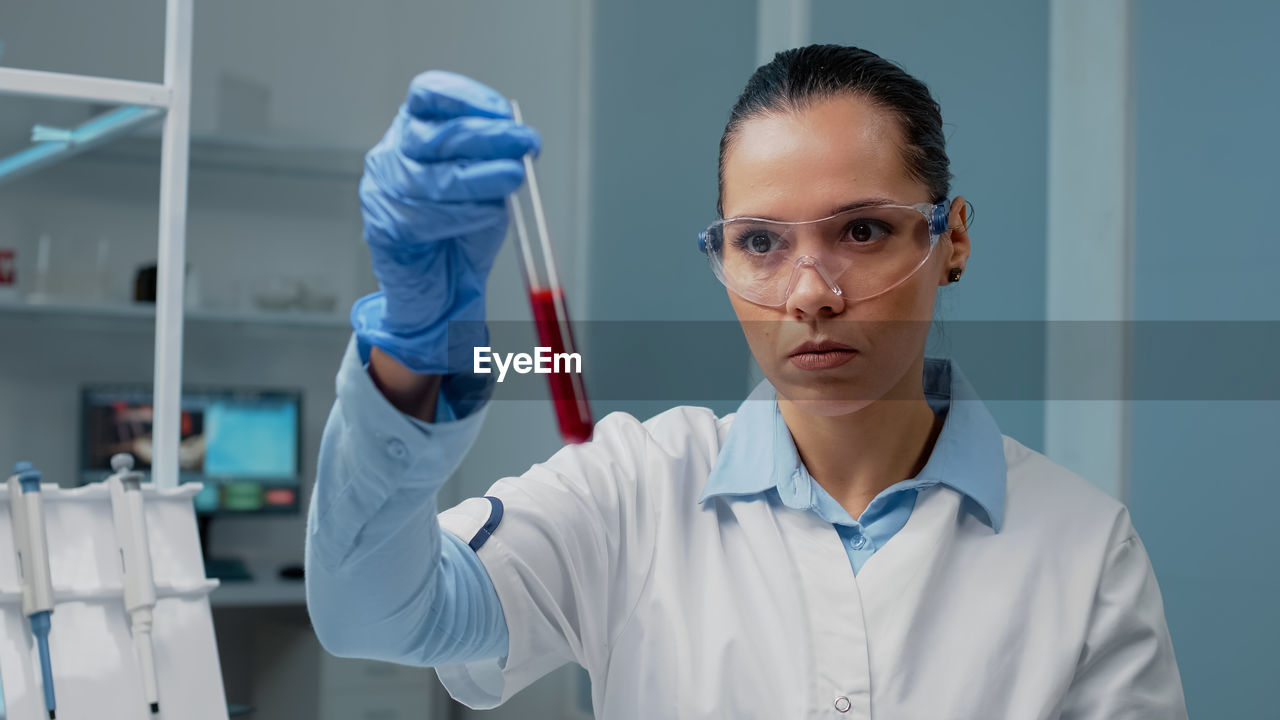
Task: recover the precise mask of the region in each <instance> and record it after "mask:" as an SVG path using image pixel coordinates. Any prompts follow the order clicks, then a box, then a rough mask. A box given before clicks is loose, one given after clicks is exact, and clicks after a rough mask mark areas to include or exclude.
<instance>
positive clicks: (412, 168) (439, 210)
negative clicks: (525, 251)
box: [351, 70, 542, 375]
mask: <svg viewBox="0 0 1280 720" xmlns="http://www.w3.org/2000/svg"><path fill="white" fill-rule="evenodd" d="M510 118H511V105H510V103H508V102H507V100H506V99H505V98H504V97H503V96H502V95H500V94H499V93H497V92H495V91H494V90H493V89H491V88H489V87H488V86H486V85H483V84H481V83H479V82H476V81H475V80H471V79H470V78H466V77H463V76H461V75H458V74H455V73H451V72H444V71H440V70H431V71H428V72H425V73H422V74H421V75H418V76H417V77H415V78H414V79H413V82H412V83H410V85H409V94H408V98H407V99H406V100H405V102H404V104H403V105H401V106H400V111H399V112H398V113H397V114H396V118H395V120H394V121H393V122H392V123H391V128H390V129H388V130H387V133H386V135H384V136H383V138H382V141H381V142H379V143H378V145H377V146H376V147H374V148H373V149H372V150H370V151H369V153H368V155H366V156H365V171H364V176H363V177H362V178H361V180H360V205H361V209H362V211H363V215H364V238H365V241H366V242H367V243H368V244H369V251H370V254H371V256H372V261H373V272H374V274H375V275H376V276H377V278H378V285H379V287H381V288H382V291H381V292H377V293H374V294H372V295H368V296H366V297H363V298H361V299H359V300H357V301H356V303H355V304H354V305H353V306H352V308H351V325H352V327H353V328H354V329H355V332H356V337H357V338H358V339H359V340H360V341H361V342H362V343H365V344H367V345H373V346H377V347H379V348H381V349H382V350H383V351H384V352H386V353H387V354H389V355H391V356H392V357H394V358H395V359H396V360H398V361H399V362H400V363H401V364H403V365H404V366H405V367H407V368H409V369H410V370H413V371H414V372H419V373H430V374H437V375H448V374H451V373H459V372H469V371H470V368H471V363H472V361H473V360H472V358H473V355H472V348H473V347H476V346H481V345H487V344H488V335H489V333H488V328H487V327H486V326H485V323H484V318H485V313H484V291H485V281H486V280H487V278H488V276H489V270H490V268H492V267H493V260H494V258H495V257H496V256H497V254H498V248H499V246H500V245H501V244H502V238H503V237H504V236H505V235H506V232H507V207H506V197H507V195H509V194H511V193H513V192H515V191H516V189H518V188H519V187H520V184H521V183H522V182H524V166H523V164H522V162H521V158H522V157H523V156H524V155H525V154H526V153H528V152H533V153H535V154H536V153H538V152H539V151H540V150H541V146H542V143H541V139H540V138H539V136H538V133H537V131H535V130H534V129H533V128H531V127H529V126H527V125H519V124H516V123H515V121H513V120H511V119H510Z"/></svg>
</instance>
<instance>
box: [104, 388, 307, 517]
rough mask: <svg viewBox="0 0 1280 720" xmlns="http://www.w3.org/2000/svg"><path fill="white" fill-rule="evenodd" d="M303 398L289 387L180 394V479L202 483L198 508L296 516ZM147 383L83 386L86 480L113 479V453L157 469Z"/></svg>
mask: <svg viewBox="0 0 1280 720" xmlns="http://www.w3.org/2000/svg"><path fill="white" fill-rule="evenodd" d="M301 400H302V396H301V394H300V393H298V392H294V391H284V390H232V389H188V390H185V391H184V392H183V395H182V415H181V421H180V422H181V427H180V430H179V433H180V437H181V441H180V445H179V448H178V471H179V481H180V482H199V483H202V484H203V485H204V488H203V489H202V490H201V491H200V493H199V494H197V495H196V498H195V504H196V511H197V512H200V513H205V514H212V513H261V512H269V513H281V512H283V513H289V512H297V511H298V490H299V487H300V484H301V471H300V469H299V460H300V438H301ZM151 404H152V396H151V388H150V387H149V386H125V385H103V386H94V387H88V388H85V389H84V392H83V413H82V414H83V423H84V427H83V442H82V455H81V457H82V461H81V482H82V483H90V482H97V481H100V480H103V479H105V478H106V477H107V476H108V475H110V474H111V456H112V455H114V454H116V453H121V452H127V453H130V454H132V455H133V457H134V468H136V469H138V470H142V471H144V472H146V471H149V470H150V469H151V458H152V446H151V421H152V409H151Z"/></svg>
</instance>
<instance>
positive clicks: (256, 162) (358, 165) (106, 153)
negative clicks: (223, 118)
mask: <svg viewBox="0 0 1280 720" xmlns="http://www.w3.org/2000/svg"><path fill="white" fill-rule="evenodd" d="M84 157H85V158H86V159H92V160H98V161H106V162H128V163H137V164H147V165H155V164H156V163H158V162H160V139H159V137H154V136H149V135H147V134H145V133H138V134H135V135H132V136H130V137H125V138H120V139H117V140H115V141H113V142H111V143H110V144H107V145H103V146H101V147H98V148H95V149H93V150H92V151H90V152H87V153H85V155H84ZM190 164H191V167H192V168H197V169H216V170H234V171H244V172H253V173H261V174H272V175H300V176H303V177H327V178H332V179H342V180H352V181H354V180H355V179H357V178H359V177H360V175H361V173H363V172H364V151H363V150H355V149H346V148H339V147H326V146H322V145H313V144H306V143H299V142H293V141H289V140H284V139H279V138H250V137H243V138H235V137H217V136H206V137H200V136H193V137H192V138H191V154H190Z"/></svg>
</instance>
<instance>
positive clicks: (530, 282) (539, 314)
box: [507, 100, 594, 443]
mask: <svg viewBox="0 0 1280 720" xmlns="http://www.w3.org/2000/svg"><path fill="white" fill-rule="evenodd" d="M510 102H511V114H512V119H514V120H515V121H516V122H517V123H519V122H522V121H521V119H520V105H519V103H517V102H516V101H515V100H511V101H510ZM524 172H525V178H526V181H527V182H528V185H529V204H530V205H531V206H532V209H533V219H534V224H535V229H536V230H537V233H538V245H539V252H535V251H534V248H533V243H532V242H531V241H530V240H529V230H528V225H526V223H525V217H524V212H523V211H522V210H521V208H520V204H519V202H513V201H511V200H510V199H508V201H507V202H508V205H509V207H510V208H511V214H512V216H513V219H514V220H515V226H516V239H517V240H518V242H519V247H520V267H521V268H522V269H523V270H524V280H525V287H526V289H527V290H528V291H529V305H530V307H531V308H532V310H533V323H534V327H535V328H536V329H537V332H538V342H539V344H540V345H541V346H544V347H549V348H550V349H551V353H552V357H553V358H554V357H557V356H558V355H559V354H560V353H569V354H576V353H577V352H578V350H577V345H576V344H575V343H574V341H573V328H572V327H570V325H569V311H568V307H567V305H566V303H565V299H564V288H563V287H561V285H560V277H559V275H558V274H557V273H556V263H555V258H554V257H553V256H552V255H551V236H550V234H549V233H548V232H547V218H546V214H545V213H544V212H543V209H542V195H541V194H540V193H539V192H538V179H537V177H536V176H535V175H534V172H533V158H532V157H531V155H529V154H526V155H525V156H524ZM558 370H559V368H558V367H556V366H555V364H554V363H553V367H552V372H550V373H548V375H547V380H548V382H549V383H550V385H551V398H552V400H553V401H554V402H555V407H556V421H557V422H558V423H559V425H560V436H561V437H563V438H564V440H565V442H570V443H580V442H586V441H587V440H590V439H591V430H592V426H593V425H594V423H593V422H592V420H591V406H590V405H588V404H587V391H586V387H585V385H584V384H583V381H582V374H581V373H576V372H569V371H568V368H565V371H564V372H557V371H558Z"/></svg>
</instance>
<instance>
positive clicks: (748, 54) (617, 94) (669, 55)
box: [584, 0, 756, 418]
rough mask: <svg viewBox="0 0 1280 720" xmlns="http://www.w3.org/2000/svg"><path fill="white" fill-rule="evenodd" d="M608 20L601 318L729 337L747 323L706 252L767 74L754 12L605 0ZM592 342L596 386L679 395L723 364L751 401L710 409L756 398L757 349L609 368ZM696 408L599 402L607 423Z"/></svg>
mask: <svg viewBox="0 0 1280 720" xmlns="http://www.w3.org/2000/svg"><path fill="white" fill-rule="evenodd" d="M595 13H596V21H595V26H594V28H595V33H594V47H595V82H594V84H593V100H592V123H593V129H592V131H593V135H594V142H593V145H592V153H591V158H592V164H591V168H592V171H591V186H592V192H593V198H592V203H591V213H592V216H591V228H592V231H591V237H590V239H589V251H588V252H589V259H590V268H591V269H590V272H589V274H588V278H587V281H588V288H589V291H588V292H589V293H590V297H591V303H590V317H591V319H592V320H599V321H608V322H609V323H611V324H612V323H641V324H639V325H637V326H636V327H637V328H638V329H637V333H639V334H642V335H645V336H650V335H651V334H656V333H654V331H655V329H656V330H658V331H659V332H660V331H661V329H662V328H660V327H659V325H658V324H662V325H664V326H665V325H666V324H670V327H671V328H672V332H677V331H676V330H675V327H676V325H677V324H683V323H687V322H708V323H713V324H714V325H713V326H714V327H715V329H716V330H718V331H723V329H724V328H725V323H734V322H735V319H734V318H735V316H734V314H733V310H732V308H731V307H730V305H729V300H728V297H727V295H726V293H725V289H724V287H723V286H722V285H721V284H720V283H719V281H717V280H716V279H715V276H714V275H712V274H711V270H710V269H709V268H708V267H707V263H706V259H705V257H704V256H703V255H702V254H701V253H699V252H698V250H697V244H696V243H697V234H698V231H699V230H701V229H702V228H704V227H706V226H707V224H709V223H710V222H712V221H713V220H715V219H716V163H717V158H718V148H719V142H720V133H721V131H723V129H724V124H725V121H727V120H728V118H729V110H730V108H732V106H733V103H734V101H735V100H736V99H737V97H738V93H740V92H741V91H742V87H743V85H745V84H746V81H747V78H748V77H749V76H750V75H751V73H752V72H753V71H754V70H755V67H756V63H755V47H756V41H755V37H756V31H755V22H756V15H755V8H754V4H747V5H745V6H744V4H743V3H740V2H732V1H730V0H714V1H709V2H697V3H688V2H678V1H676V0H662V1H660V2H643V3H637V2H602V3H599V4H598V5H597V7H596V9H595ZM646 323H647V324H646ZM619 327H624V326H622V325H612V328H611V330H616V329H617V328H619ZM608 334H609V336H610V337H616V335H615V334H614V333H613V332H609V333H608ZM731 334H732V335H736V336H739V337H740V335H741V333H740V332H738V331H736V330H735V331H734V332H733V333H731ZM584 344H585V345H586V346H587V350H586V351H585V352H586V353H587V355H586V357H589V358H590V357H596V358H605V359H604V360H600V361H598V362H596V363H595V365H594V367H593V368H591V369H589V370H588V372H587V381H588V384H589V385H590V384H595V385H596V386H600V387H605V386H613V385H614V384H615V383H619V382H621V381H625V377H626V375H627V374H630V373H646V375H647V376H648V377H649V382H651V383H653V385H654V386H665V381H664V379H663V378H669V379H670V382H671V384H672V385H675V384H677V383H678V378H679V377H680V375H681V373H683V372H685V371H686V370H685V367H684V366H685V365H687V366H688V367H690V368H692V367H695V366H696V367H697V368H700V369H704V368H706V367H708V366H717V367H720V368H723V374H724V375H723V377H724V379H725V381H726V384H727V385H729V386H736V387H740V388H741V397H739V398H737V399H724V398H725V397H728V395H727V394H725V393H721V394H720V398H721V399H720V400H719V401H718V402H706V403H698V404H706V405H708V406H710V407H713V409H715V410H716V411H717V412H721V413H726V412H732V411H733V410H734V409H736V408H737V406H738V404H739V403H740V402H741V399H742V398H745V397H746V391H747V382H748V380H747V367H748V354H747V353H746V348H745V343H743V344H741V345H739V344H735V343H732V342H730V343H727V344H726V346H725V348H724V351H723V352H722V353H719V354H718V355H709V356H699V357H689V356H687V355H685V354H683V353H682V352H681V350H682V349H681V348H679V347H673V346H671V345H659V346H656V347H653V348H652V350H651V351H650V352H649V354H648V355H647V356H646V355H645V354H643V353H642V354H640V355H639V356H638V357H637V356H633V357H631V358H629V359H627V360H625V361H621V362H609V361H608V359H609V358H612V357H614V356H615V355H616V353H617V347H616V346H613V345H606V344H605V342H604V340H603V339H600V340H598V341H597V342H596V343H595V344H592V338H591V337H588V338H587V339H586V342H585V343H584ZM620 359H621V358H620ZM713 400H714V398H713ZM687 402H689V400H688V399H687V398H682V397H676V396H674V395H672V396H670V397H661V398H655V399H654V400H653V401H651V402H645V401H640V400H636V399H631V398H624V399H619V398H616V397H600V398H598V399H596V400H593V404H594V406H595V409H596V414H597V416H603V415H604V414H605V413H607V412H609V411H611V410H625V411H628V412H631V413H633V414H634V415H636V416H637V417H640V418H645V417H648V416H650V415H652V414H654V413H657V412H661V411H663V410H666V409H668V408H670V407H672V406H673V405H678V404H682V403H687Z"/></svg>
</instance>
